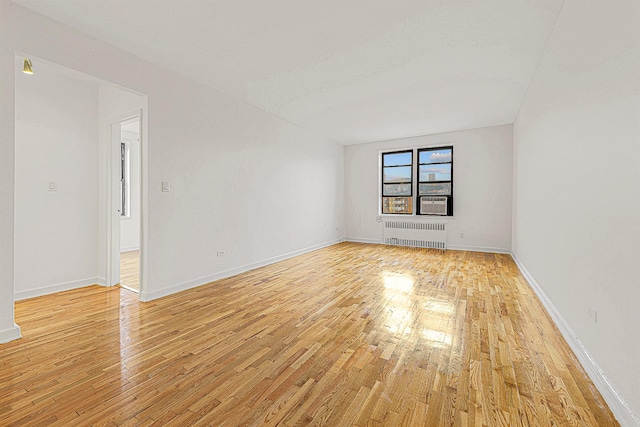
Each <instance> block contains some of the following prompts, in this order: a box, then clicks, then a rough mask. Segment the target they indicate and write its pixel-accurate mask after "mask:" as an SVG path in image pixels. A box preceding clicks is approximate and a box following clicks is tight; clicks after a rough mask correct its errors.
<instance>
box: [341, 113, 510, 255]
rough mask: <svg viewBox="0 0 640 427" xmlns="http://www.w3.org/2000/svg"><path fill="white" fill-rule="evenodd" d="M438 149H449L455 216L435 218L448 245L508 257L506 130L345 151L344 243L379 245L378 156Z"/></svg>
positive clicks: (398, 141)
mask: <svg viewBox="0 0 640 427" xmlns="http://www.w3.org/2000/svg"><path fill="white" fill-rule="evenodd" d="M442 145H453V147H454V148H453V156H454V157H453V168H454V170H453V179H454V182H453V192H454V194H453V197H454V208H453V211H454V217H453V218H446V219H445V218H442V219H441V218H438V221H444V222H447V239H448V246H449V247H450V248H451V249H467V250H486V251H497V252H509V251H510V248H511V192H512V168H513V163H512V127H511V126H510V125H507V126H495V127H489V128H482V129H473V130H467V131H461V132H452V133H444V134H439V135H427V136H419V137H414V138H403V139H395V140H390V141H381V142H375V143H371V144H359V145H350V146H347V147H345V164H346V178H345V180H346V190H345V200H346V202H345V203H346V234H345V236H346V238H347V239H348V240H354V241H363V242H373V243H380V242H381V241H382V224H381V223H379V222H377V221H376V218H377V215H378V212H379V210H380V207H379V205H380V201H379V198H378V192H379V186H380V178H379V172H380V171H379V160H378V157H379V153H380V151H389V150H400V149H405V148H423V147H433V146H442ZM385 217H386V215H385ZM389 217H396V218H397V217H399V218H407V216H405V215H400V216H398V215H396V216H389ZM417 218H419V219H421V220H424V219H425V218H430V219H431V217H422V216H418V217H417ZM460 232H463V233H464V238H461V237H460Z"/></svg>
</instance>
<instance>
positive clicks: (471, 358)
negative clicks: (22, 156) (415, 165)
mask: <svg viewBox="0 0 640 427" xmlns="http://www.w3.org/2000/svg"><path fill="white" fill-rule="evenodd" d="M137 297H138V296H137V294H134V293H132V292H129V291H127V290H124V289H121V288H118V287H114V288H103V287H100V286H90V287H87V288H83V289H74V290H71V291H67V292H61V293H58V294H52V295H48V296H44V297H38V298H33V299H29V300H23V301H19V302H17V303H16V320H17V323H18V324H20V326H21V328H22V333H23V338H22V339H20V340H17V341H13V342H10V343H6V344H3V345H0V419H2V422H0V424H1V425H3V426H4V425H7V426H23V425H117V426H129V425H136V426H139V425H145V426H146V425H162V426H165V425H167V426H192V425H230V426H250V425H273V426H275V425H280V426H290V427H292V426H299V425H318V426H324V425H332V426H334V425H335V426H342V425H345V426H346V425H356V426H365V425H372V426H375V425H393V426H404V425H407V426H409V425H415V426H418V425H419V426H438V427H439V426H453V427H457V426H465V427H466V426H478V427H483V426H522V427H525V426H526V427H528V426H547V425H558V426H561V425H581V426H617V425H619V424H618V423H617V422H616V421H615V419H614V417H613V415H612V413H611V411H610V410H609V409H608V408H607V406H606V404H605V403H604V401H603V399H602V397H601V396H600V395H599V393H598V392H597V390H596V389H595V387H594V386H593V384H592V383H591V382H590V380H589V379H588V377H587V375H586V374H585V372H584V370H583V369H582V367H581V366H580V364H579V363H578V361H577V359H576V358H575V356H574V355H573V353H572V352H571V349H570V348H569V346H568V345H567V344H566V342H564V340H563V339H562V336H561V335H560V333H559V331H558V330H557V328H556V327H555V325H553V323H552V321H551V319H550V317H549V316H548V314H547V313H546V312H545V311H544V309H543V307H542V305H541V304H540V302H539V301H538V299H537V298H536V296H535V294H534V293H533V291H532V290H531V289H530V287H529V286H528V285H527V284H526V282H525V280H524V278H523V277H522V276H521V275H520V273H519V271H518V269H517V267H516V265H515V264H514V262H513V261H512V259H511V258H510V257H509V256H508V255H501V254H485V253H474V252H463V251H435V250H424V249H411V248H398V247H390V246H381V245H363V244H355V243H343V244H339V245H335V246H332V247H329V248H325V249H322V250H319V251H315V252H312V253H308V254H305V255H302V256H299V257H296V258H292V259H289V260H286V261H283V262H280V263H277V264H273V265H270V266H267V267H263V268H259V269H256V270H253V271H250V272H247V273H244V274H241V275H239V276H235V277H231V278H227V279H223V280H219V281H217V282H214V283H211V284H208V285H205V286H201V287H198V288H195V289H192V290H188V291H185V292H180V293H178V294H174V295H171V296H168V297H165V298H162V299H159V300H155V301H151V302H147V303H141V302H140V301H138V299H137Z"/></svg>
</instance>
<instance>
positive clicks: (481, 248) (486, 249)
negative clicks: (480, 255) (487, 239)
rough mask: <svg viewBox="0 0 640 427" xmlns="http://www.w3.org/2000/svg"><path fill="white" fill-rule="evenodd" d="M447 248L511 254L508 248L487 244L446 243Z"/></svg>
mask: <svg viewBox="0 0 640 427" xmlns="http://www.w3.org/2000/svg"><path fill="white" fill-rule="evenodd" d="M447 250H452V251H469V252H487V253H492V254H511V251H510V250H509V249H504V248H492V247H489V246H461V245H447Z"/></svg>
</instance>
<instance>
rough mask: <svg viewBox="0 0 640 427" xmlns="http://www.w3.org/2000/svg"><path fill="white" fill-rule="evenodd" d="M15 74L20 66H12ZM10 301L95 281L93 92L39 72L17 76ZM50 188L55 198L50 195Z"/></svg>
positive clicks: (95, 120)
mask: <svg viewBox="0 0 640 427" xmlns="http://www.w3.org/2000/svg"><path fill="white" fill-rule="evenodd" d="M15 66H16V69H20V67H21V66H22V58H21V57H20V58H17V59H16V63H15ZM15 84H16V86H15V91H16V92H15V93H16V103H15V111H16V112H15V117H16V120H15V144H16V154H15V156H16V161H15V165H16V166H15V168H16V170H15V215H16V216H15V229H14V232H15V258H14V259H15V293H16V298H17V299H21V298H26V297H30V296H35V295H41V294H45V293H50V292H55V291H59V290H63V289H69V288H74V287H78V286H86V285H88V284H91V283H96V282H97V281H99V280H98V278H97V276H98V171H97V165H98V88H97V85H96V84H95V83H90V82H83V81H79V80H75V79H72V78H68V77H64V76H61V75H59V74H57V73H55V72H54V71H53V70H52V69H51V68H49V67H46V66H43V65H41V66H40V67H39V68H38V72H37V73H36V74H33V75H27V74H23V73H21V72H19V73H17V74H16V76H15ZM49 182H55V185H56V187H57V189H56V191H50V190H49V188H48V183H49Z"/></svg>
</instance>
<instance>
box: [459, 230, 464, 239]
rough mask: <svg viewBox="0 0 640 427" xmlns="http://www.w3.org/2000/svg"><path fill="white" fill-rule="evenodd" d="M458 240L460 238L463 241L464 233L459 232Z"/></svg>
mask: <svg viewBox="0 0 640 427" xmlns="http://www.w3.org/2000/svg"><path fill="white" fill-rule="evenodd" d="M460 238H461V239H464V231H461V232H460Z"/></svg>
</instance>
